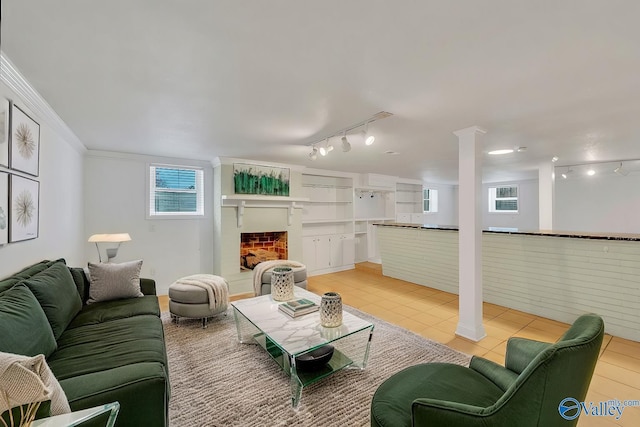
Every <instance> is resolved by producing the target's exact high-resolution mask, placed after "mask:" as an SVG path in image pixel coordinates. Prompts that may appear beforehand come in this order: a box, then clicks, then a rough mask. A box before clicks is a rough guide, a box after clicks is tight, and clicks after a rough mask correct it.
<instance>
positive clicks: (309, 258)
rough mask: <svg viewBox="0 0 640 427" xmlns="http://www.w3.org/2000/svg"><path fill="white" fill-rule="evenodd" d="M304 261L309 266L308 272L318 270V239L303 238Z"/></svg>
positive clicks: (311, 237)
mask: <svg viewBox="0 0 640 427" xmlns="http://www.w3.org/2000/svg"><path fill="white" fill-rule="evenodd" d="M302 261H303V262H304V264H305V265H306V266H307V271H308V272H312V271H315V270H317V269H318V267H317V263H316V237H315V236H310V237H303V238H302Z"/></svg>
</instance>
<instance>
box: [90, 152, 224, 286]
mask: <svg viewBox="0 0 640 427" xmlns="http://www.w3.org/2000/svg"><path fill="white" fill-rule="evenodd" d="M153 162H158V163H164V164H173V165H189V166H201V167H204V173H205V218H204V219H147V216H146V211H145V210H146V203H145V198H146V196H147V189H146V182H147V175H148V164H149V163H153ZM85 176H86V187H85V193H84V198H85V213H86V222H85V229H84V236H83V239H84V241H85V242H86V239H87V238H88V237H89V236H90V235H92V234H95V233H116V232H123V233H125V232H126V233H129V234H130V235H131V239H132V241H131V242H126V243H123V244H122V245H121V246H120V250H119V251H118V256H117V257H116V258H115V259H114V262H122V261H128V260H134V259H143V260H144V262H143V264H142V273H141V274H142V276H143V277H151V278H153V279H155V280H156V286H157V293H158V294H159V295H163V294H166V293H167V292H168V288H169V285H170V284H171V283H173V282H174V281H175V280H176V279H178V278H180V277H183V276H188V275H191V274H197V273H209V274H211V273H213V220H212V218H213V216H212V215H213V213H212V211H213V170H212V168H211V164H210V163H208V162H200V161H195V160H194V161H185V160H180V159H168V158H158V157H150V156H140V155H129V154H122V153H107V152H100V151H89V152H88V153H87V158H86V161H85ZM84 248H85V250H86V251H87V254H88V259H89V260H91V261H93V262H97V260H98V253H97V251H96V248H95V246H94V244H91V243H85V244H84Z"/></svg>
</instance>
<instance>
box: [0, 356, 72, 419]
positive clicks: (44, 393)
mask: <svg viewBox="0 0 640 427" xmlns="http://www.w3.org/2000/svg"><path fill="white" fill-rule="evenodd" d="M0 390H1V391H2V393H1V395H0V414H1V413H3V412H4V411H6V410H8V409H10V408H13V407H16V406H21V405H27V404H29V403H35V402H43V401H45V400H51V415H59V414H66V413H69V412H71V408H69V402H68V401H67V396H66V395H65V394H64V390H62V387H60V383H59V382H58V380H57V379H56V377H55V376H53V373H52V372H51V369H49V365H47V361H46V360H45V358H44V355H42V354H39V355H37V356H34V357H28V356H21V355H18V354H12V353H2V352H0ZM6 399H8V400H9V401H6Z"/></svg>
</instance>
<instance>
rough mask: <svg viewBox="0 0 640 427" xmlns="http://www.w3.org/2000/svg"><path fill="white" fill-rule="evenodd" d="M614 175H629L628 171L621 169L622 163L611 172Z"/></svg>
mask: <svg viewBox="0 0 640 427" xmlns="http://www.w3.org/2000/svg"><path fill="white" fill-rule="evenodd" d="M613 171H614V172H615V173H617V174H618V175H620V176H627V175H629V171H628V170H626V169H622V162H620V166H618V167H617V168H615V169H614V170H613Z"/></svg>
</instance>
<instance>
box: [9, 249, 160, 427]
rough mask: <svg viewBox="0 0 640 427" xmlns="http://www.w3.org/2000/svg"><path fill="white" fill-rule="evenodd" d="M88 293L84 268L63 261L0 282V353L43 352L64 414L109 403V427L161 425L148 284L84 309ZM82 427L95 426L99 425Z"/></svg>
mask: <svg viewBox="0 0 640 427" xmlns="http://www.w3.org/2000/svg"><path fill="white" fill-rule="evenodd" d="M30 288H31V289H30ZM89 288H90V283H89V280H88V279H87V277H86V275H85V273H84V270H83V269H82V268H69V267H67V266H66V264H65V262H64V260H57V261H42V262H39V263H37V264H34V265H32V266H29V267H27V268H24V269H22V270H21V271H19V272H18V273H16V274H14V275H13V276H11V277H8V278H6V279H2V280H0V351H7V352H12V353H20V354H25V355H29V356H32V355H35V354H38V353H43V354H45V355H46V356H47V363H48V365H49V367H50V368H51V371H52V372H53V373H54V375H55V376H56V378H57V379H58V381H59V382H60V385H61V386H62V388H63V390H64V391H65V394H66V395H67V398H68V399H69V404H70V406H71V409H72V410H80V409H85V408H90V407H93V406H98V405H102V404H106V403H110V402H114V401H117V402H119V403H120V413H119V415H118V418H117V420H116V427H128V426H130V427H134V426H135V427H137V426H141V425H145V426H146V425H148V426H161V427H162V426H166V425H168V401H169V392H170V386H169V373H168V365H167V354H166V348H165V344H164V331H163V326H162V321H161V319H160V307H159V304H158V298H157V296H156V294H155V293H156V288H155V281H153V280H151V279H140V290H141V291H142V293H143V294H144V295H145V296H142V297H139V298H130V299H120V300H114V301H106V302H101V303H95V304H92V305H86V300H87V298H88V296H89ZM34 294H35V295H34ZM43 308H44V310H43ZM47 310H48V311H49V313H47V314H48V317H49V319H47V315H45V312H47ZM78 310H79V312H78ZM76 313H77V314H76ZM50 322H51V324H50ZM52 326H55V327H56V330H57V331H58V332H59V335H58V338H57V342H56V339H55V337H54V334H53V330H52ZM0 425H1V423H0ZM82 425H83V426H84V427H93V426H99V425H102V426H103V425H104V420H91V421H88V422H87V423H85V424H82Z"/></svg>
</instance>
